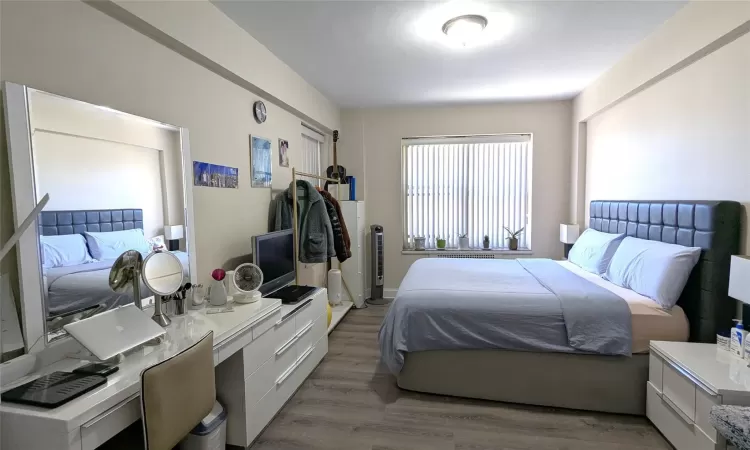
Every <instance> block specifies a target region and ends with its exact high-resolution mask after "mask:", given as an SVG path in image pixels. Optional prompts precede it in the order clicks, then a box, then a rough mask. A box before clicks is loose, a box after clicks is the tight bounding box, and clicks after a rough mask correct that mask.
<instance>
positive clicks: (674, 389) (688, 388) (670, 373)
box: [654, 364, 695, 422]
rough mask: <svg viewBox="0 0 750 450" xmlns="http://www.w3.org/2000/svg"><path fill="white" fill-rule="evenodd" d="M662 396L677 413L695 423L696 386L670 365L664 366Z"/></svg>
mask: <svg viewBox="0 0 750 450" xmlns="http://www.w3.org/2000/svg"><path fill="white" fill-rule="evenodd" d="M654 388H656V386H655V385H654ZM661 394H662V397H663V399H664V401H665V402H667V403H668V404H670V406H672V407H673V408H674V409H675V410H676V412H677V413H682V414H684V415H685V417H686V418H687V420H689V421H691V422H694V421H695V384H694V383H693V382H692V381H691V380H690V379H688V378H687V377H685V376H684V375H682V374H681V373H680V372H678V371H677V369H675V368H674V367H672V366H670V365H668V364H666V365H664V369H663V372H662V390H661Z"/></svg>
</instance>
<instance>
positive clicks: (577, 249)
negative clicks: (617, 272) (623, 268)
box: [568, 228, 625, 275]
mask: <svg viewBox="0 0 750 450" xmlns="http://www.w3.org/2000/svg"><path fill="white" fill-rule="evenodd" d="M624 238H625V235H624V234H612V233H603V232H601V231H596V230H594V229H593V228H589V229H587V230H586V231H584V232H583V233H581V236H580V237H579V238H578V240H577V241H576V243H575V244H574V245H573V248H572V249H570V253H568V261H570V262H572V263H573V264H575V265H576V266H578V267H580V268H581V269H583V270H585V271H587V272H591V273H595V274H597V275H601V274H603V273H604V272H606V271H607V266H609V261H610V260H611V259H612V255H614V254H615V250H617V246H618V245H620V242H622V240H623V239H624Z"/></svg>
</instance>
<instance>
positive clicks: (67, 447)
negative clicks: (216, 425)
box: [0, 289, 327, 450]
mask: <svg viewBox="0 0 750 450" xmlns="http://www.w3.org/2000/svg"><path fill="white" fill-rule="evenodd" d="M326 297H327V293H326V290H325V289H319V290H317V291H315V292H314V293H313V294H311V295H310V296H309V297H308V298H306V299H305V300H303V302H300V304H298V305H295V306H287V305H282V304H281V301H280V300H278V299H270V298H264V299H261V300H260V301H258V302H256V303H252V304H247V305H239V304H238V305H234V309H235V311H234V312H232V313H222V314H210V315H209V314H206V313H205V309H203V310H197V311H190V312H189V313H188V314H187V315H185V316H182V317H173V318H172V323H171V324H170V326H169V327H167V329H166V331H167V334H166V336H165V340H164V342H163V343H162V344H160V345H158V346H151V347H149V346H144V347H141V348H139V349H137V350H135V351H133V352H130V353H128V354H127V355H126V357H125V359H124V361H123V362H122V363H121V364H120V366H119V367H120V369H119V370H118V371H117V372H116V373H114V374H112V375H110V376H109V377H108V380H107V384H106V385H104V386H102V387H100V388H97V389H96V390H94V391H92V392H89V393H87V394H85V395H83V396H82V397H79V398H77V399H75V400H73V401H71V402H69V403H66V404H65V405H62V406H60V407H58V408H55V409H43V408H37V407H31V406H24V405H17V404H12V403H2V404H0V419H1V420H2V437H1V439H2V441H1V443H2V448H3V450H6V449H8V450H15V449H19V450H27V449H28V450H32V449H40V450H41V449H44V450H71V449H75V450H91V449H94V448H96V447H98V446H99V445H101V444H102V443H104V442H106V441H107V440H108V439H110V438H111V437H112V436H114V435H115V434H117V433H118V432H120V431H121V430H123V429H125V428H126V427H127V426H129V425H130V424H132V423H133V422H135V421H136V420H138V419H139V418H140V401H139V399H138V396H139V393H140V374H141V371H142V370H143V369H145V368H146V367H149V366H151V365H153V364H156V363H158V362H160V361H163V360H165V359H167V358H169V357H171V356H174V355H175V354H177V353H179V352H181V351H183V350H184V349H186V348H188V347H190V346H191V345H193V344H194V343H195V342H197V341H198V339H200V338H201V337H202V336H204V335H205V334H206V333H208V332H209V331H213V332H214V365H215V366H218V365H219V364H221V363H222V362H223V361H225V360H227V359H228V358H230V357H231V356H233V355H235V354H236V353H237V352H240V353H241V351H242V350H243V349H244V348H245V347H249V346H250V344H251V343H252V341H253V340H254V338H256V339H257V338H258V337H260V335H261V334H263V332H265V331H267V330H270V329H273V327H274V325H275V324H276V323H279V322H281V321H283V320H284V318H285V317H287V316H290V315H293V314H296V313H297V310H298V309H309V310H312V309H310V308H308V307H307V306H308V305H309V304H312V303H313V302H314V303H315V312H316V314H317V312H318V311H319V310H320V309H321V308H322V309H323V311H324V310H325V304H324V303H323V302H324V301H325V298H326ZM254 334H255V336H254ZM326 350H327V341H326ZM84 364H86V362H84V361H81V360H78V359H72V358H68V359H63V360H61V361H58V362H56V363H54V364H52V365H50V366H48V367H45V368H44V369H43V370H40V371H39V372H37V373H34V374H33V375H32V376H30V377H26V378H24V379H22V380H19V381H18V382H16V383H14V384H11V385H9V386H7V387H6V388H5V389H10V388H12V387H15V386H17V385H19V384H23V383H26V382H28V381H30V380H31V379H33V378H37V377H38V376H41V375H45V374H47V373H50V372H54V371H57V370H62V371H70V370H73V369H74V368H76V367H78V366H81V365H84ZM316 364H317V363H316ZM239 376H242V374H240V375H239ZM230 414H232V412H231V411H230Z"/></svg>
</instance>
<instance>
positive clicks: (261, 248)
mask: <svg viewBox="0 0 750 450" xmlns="http://www.w3.org/2000/svg"><path fill="white" fill-rule="evenodd" d="M254 250H255V251H254V260H255V264H256V265H257V266H258V267H260V270H261V271H263V285H262V286H261V288H260V291H261V292H262V293H263V294H266V293H268V292H272V291H275V290H277V289H279V288H282V287H284V286H285V285H286V284H288V283H290V282H292V281H293V280H294V275H295V267H294V235H293V233H292V230H284V231H278V232H274V233H268V234H263V235H260V236H256V237H255V248H254Z"/></svg>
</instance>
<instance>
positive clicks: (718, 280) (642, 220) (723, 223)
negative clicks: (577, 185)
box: [589, 200, 742, 342]
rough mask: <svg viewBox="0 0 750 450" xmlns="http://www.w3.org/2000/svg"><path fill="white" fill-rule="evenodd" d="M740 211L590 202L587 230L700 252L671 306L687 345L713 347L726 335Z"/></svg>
mask: <svg viewBox="0 0 750 450" xmlns="http://www.w3.org/2000/svg"><path fill="white" fill-rule="evenodd" d="M741 215H742V205H740V204H739V203H738V202H731V201H682V200H664V201H622V200H618V201H600V200H598V201H592V202H591V210H590V213H589V219H590V222H589V227H591V228H593V229H595V230H599V231H604V232H608V233H626V234H627V235H628V236H633V237H637V238H641V239H649V240H652V241H661V242H668V243H670V244H679V245H685V246H689V247H700V248H702V249H703V251H702V252H701V258H700V260H699V261H698V264H697V265H696V266H695V268H694V269H693V272H692V273H691V274H690V278H689V279H688V283H687V285H686V286H685V290H684V291H682V296H681V297H680V300H679V301H678V302H677V304H678V305H680V306H681V307H682V309H683V310H684V311H685V314H686V315H687V317H688V320H689V321H690V340H691V341H693V342H716V332H717V331H721V330H726V331H728V330H729V328H730V327H731V325H732V319H733V318H734V315H735V312H736V306H735V305H736V303H735V301H734V300H732V299H731V298H729V297H728V295H727V291H728V289H729V261H730V257H731V255H736V254H738V253H739V250H740V220H741V219H740V217H741Z"/></svg>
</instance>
